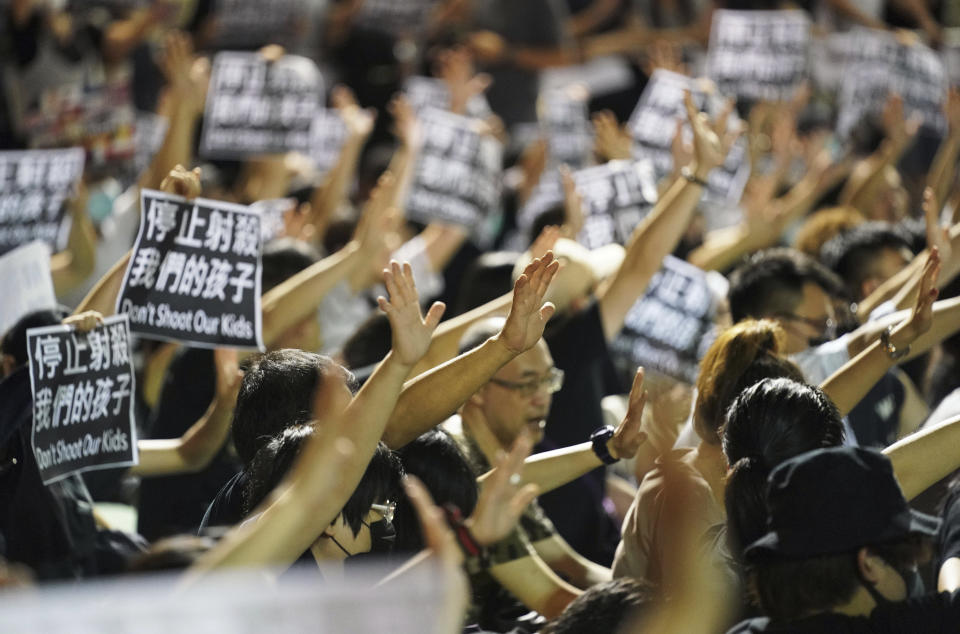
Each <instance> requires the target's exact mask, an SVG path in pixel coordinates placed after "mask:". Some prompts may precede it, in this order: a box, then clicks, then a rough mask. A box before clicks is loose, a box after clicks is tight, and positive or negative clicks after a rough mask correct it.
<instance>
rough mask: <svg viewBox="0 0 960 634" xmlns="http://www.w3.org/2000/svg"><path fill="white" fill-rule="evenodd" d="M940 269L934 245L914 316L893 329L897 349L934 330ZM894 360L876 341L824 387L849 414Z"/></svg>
mask: <svg viewBox="0 0 960 634" xmlns="http://www.w3.org/2000/svg"><path fill="white" fill-rule="evenodd" d="M939 272H940V258H939V254H938V252H937V249H936V247H934V249H933V251H932V252H931V254H930V256H929V257H928V258H927V261H926V264H925V265H924V268H923V277H922V278H921V283H920V292H919V294H918V295H917V299H916V303H915V305H914V307H913V310H912V311H911V313H910V316H909V317H908V318H907V319H904V320H903V321H902V322H900V323H899V324H897V325H896V326H895V327H893V328H892V329H891V330H890V343H891V344H892V345H893V346H894V348H896V349H897V350H904V349H905V348H906V347H907V346H910V345H911V344H913V342H914V341H916V340H917V338H918V337H919V336H920V335H922V334H923V333H925V332H927V331H928V330H930V326H931V323H932V322H933V304H934V301H935V300H936V299H937V293H938V291H937V288H936V282H937V275H938V274H939ZM894 363H895V360H894V358H893V357H891V356H890V354H888V352H887V350H886V348H885V346H884V345H883V343H882V342H881V341H879V340H878V341H874V342H873V343H872V344H870V345H869V346H868V347H867V348H866V349H865V350H864V351H863V352H861V353H860V354H858V355H857V356H856V358H854V359H851V360H850V361H848V362H847V363H846V364H845V365H844V366H843V367H842V368H840V369H839V370H837V371H836V372H834V373H833V374H832V375H830V377H828V378H827V380H826V381H824V382H823V383H822V384H821V385H820V388H821V389H822V390H823V391H824V392H825V393H826V394H827V396H829V397H830V399H831V400H832V401H833V402H834V403H835V404H836V406H837V408H838V409H839V410H840V413H841V414H843V415H846V414H848V413H849V412H850V410H852V409H853V408H854V407H856V405H857V403H859V402H860V401H861V399H863V397H864V396H866V394H867V392H869V391H870V388H872V387H873V386H874V384H875V383H876V382H877V381H879V380H880V378H881V377H882V376H883V375H884V373H886V372H887V370H889V369H890V368H892V367H893V366H894Z"/></svg>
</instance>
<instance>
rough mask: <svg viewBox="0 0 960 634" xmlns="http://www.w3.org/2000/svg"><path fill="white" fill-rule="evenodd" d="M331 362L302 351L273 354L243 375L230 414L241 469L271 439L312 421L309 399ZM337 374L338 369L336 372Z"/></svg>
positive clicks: (258, 360) (333, 365) (332, 368)
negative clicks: (288, 429)
mask: <svg viewBox="0 0 960 634" xmlns="http://www.w3.org/2000/svg"><path fill="white" fill-rule="evenodd" d="M338 370H341V369H340V366H338V365H337V364H336V363H334V361H333V360H332V359H330V358H329V357H325V356H323V355H319V354H316V353H313V352H305V351H303V350H293V349H284V350H274V351H272V352H268V353H266V354H264V355H262V356H260V357H257V358H256V359H254V360H253V362H252V363H251V364H250V367H249V368H247V370H246V372H244V373H243V380H242V381H241V382H240V391H239V393H238V394H237V404H236V407H235V408H234V410H233V428H232V430H233V443H234V446H235V447H236V449H237V455H238V456H239V457H240V460H242V461H243V463H244V464H249V463H250V461H251V460H253V457H254V455H256V453H257V451H258V450H259V449H260V447H262V446H263V445H264V443H266V442H267V441H268V440H269V439H270V438H271V437H273V436H275V435H277V434H279V433H280V432H281V431H283V430H284V429H286V428H287V427H292V426H294V425H302V424H304V423H307V422H309V421H310V420H311V419H312V418H313V397H314V394H315V393H316V390H317V389H319V387H320V385H322V384H323V381H324V379H325V378H326V377H327V376H328V375H329V373H331V372H336V371H338ZM341 371H342V370H341Z"/></svg>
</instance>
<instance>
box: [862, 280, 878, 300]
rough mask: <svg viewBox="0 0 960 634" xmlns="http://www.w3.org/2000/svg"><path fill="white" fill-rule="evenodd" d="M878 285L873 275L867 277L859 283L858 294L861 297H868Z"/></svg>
mask: <svg viewBox="0 0 960 634" xmlns="http://www.w3.org/2000/svg"><path fill="white" fill-rule="evenodd" d="M878 286H880V281H879V280H877V279H876V278H873V277H868V278H867V279H865V280H863V282H861V283H860V295H861V297H870V295H872V294H873V291H875V290H877V287H878Z"/></svg>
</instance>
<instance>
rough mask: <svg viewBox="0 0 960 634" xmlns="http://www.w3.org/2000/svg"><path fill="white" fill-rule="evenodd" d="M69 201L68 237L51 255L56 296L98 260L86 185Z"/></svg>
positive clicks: (71, 287) (86, 272) (91, 270)
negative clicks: (61, 248) (69, 223)
mask: <svg viewBox="0 0 960 634" xmlns="http://www.w3.org/2000/svg"><path fill="white" fill-rule="evenodd" d="M80 187H81V188H82V190H81V191H80V192H79V193H78V195H77V196H76V197H74V198H73V199H72V200H71V201H70V207H69V209H70V217H71V223H72V224H71V225H70V236H69V237H68V238H67V248H66V250H64V251H61V252H60V253H55V254H54V255H53V256H51V258H50V275H51V276H52V277H53V290H54V292H55V293H56V295H57V296H58V297H59V296H61V295H63V294H64V293H67V292H69V291H70V290H71V289H73V288H74V287H76V286H77V285H79V284H80V283H82V282H83V281H84V280H85V279H87V278H88V277H89V276H90V274H91V273H93V269H94V266H95V265H96V261H97V230H96V229H95V228H94V227H93V222H91V220H90V216H89V215H88V214H87V195H86V188H85V187H83V185H81V186H80Z"/></svg>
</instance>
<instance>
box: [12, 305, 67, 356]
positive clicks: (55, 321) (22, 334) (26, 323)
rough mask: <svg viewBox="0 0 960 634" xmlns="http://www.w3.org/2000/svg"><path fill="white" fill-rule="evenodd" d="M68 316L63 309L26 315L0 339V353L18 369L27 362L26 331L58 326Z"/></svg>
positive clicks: (36, 311)
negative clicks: (7, 357)
mask: <svg viewBox="0 0 960 634" xmlns="http://www.w3.org/2000/svg"><path fill="white" fill-rule="evenodd" d="M69 316H70V311H69V310H67V309H66V308H63V307H58V308H54V309H45V310H35V311H33V312H32V313H27V314H26V315H24V316H23V317H21V318H20V319H18V320H17V322H16V323H15V324H13V325H12V326H10V328H9V329H8V330H7V332H5V333H4V334H3V339H0V353H2V354H7V355H10V356H11V357H13V363H14V365H15V366H16V367H20V366H21V365H23V364H25V363H26V362H27V361H28V360H29V356H28V352H27V331H28V330H30V329H31V328H42V327H44V326H58V325H60V322H61V321H63V320H64V319H65V318H67V317H69Z"/></svg>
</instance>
